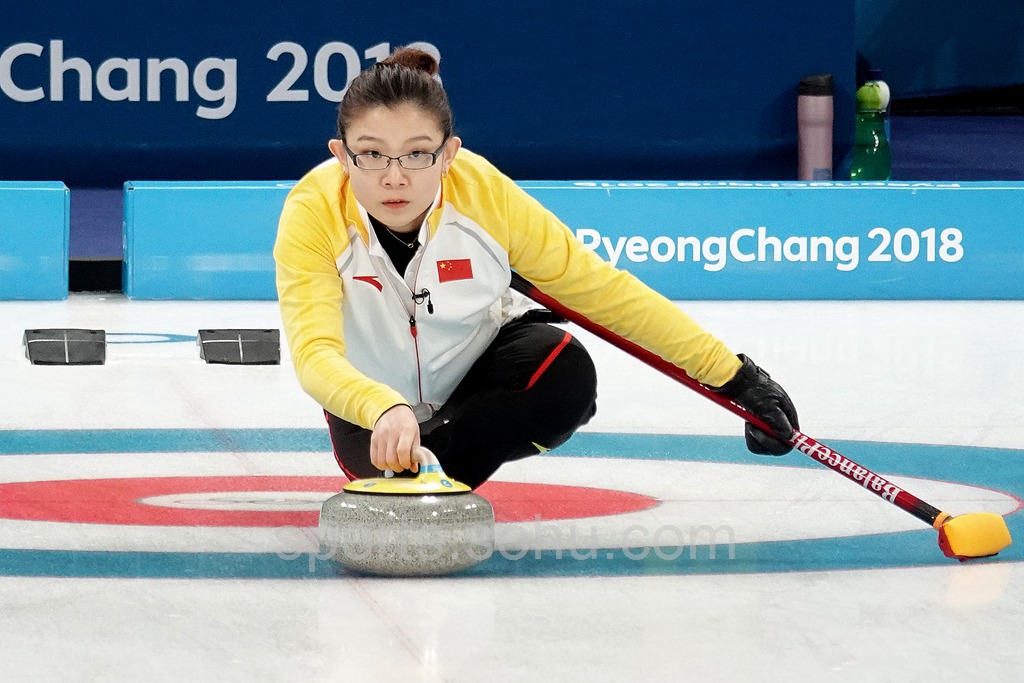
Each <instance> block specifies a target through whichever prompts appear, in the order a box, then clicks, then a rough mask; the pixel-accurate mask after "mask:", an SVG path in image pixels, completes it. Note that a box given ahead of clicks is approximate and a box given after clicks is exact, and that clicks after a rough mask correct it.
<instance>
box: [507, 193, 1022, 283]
mask: <svg viewBox="0 0 1024 683" xmlns="http://www.w3.org/2000/svg"><path fill="white" fill-rule="evenodd" d="M520 186H522V187H523V188H524V189H525V190H526V191H527V192H529V193H530V194H531V195H533V196H534V197H535V198H537V199H538V200H539V201H540V202H541V203H543V204H544V205H545V206H547V207H548V208H549V209H551V210H552V211H553V212H554V213H555V214H556V215H558V216H560V217H562V219H563V220H564V221H565V222H566V223H567V224H568V225H569V226H570V227H571V228H572V229H573V231H574V232H575V234H576V237H577V238H578V239H579V240H580V241H581V242H582V243H583V245H584V246H585V247H587V248H588V249H591V250H593V251H595V252H596V253H597V254H598V255H600V256H601V257H602V258H604V259H605V260H607V261H609V262H611V263H613V264H614V265H616V266H617V267H619V268H622V269H623V270H628V271H630V272H632V273H634V274H635V275H637V276H638V277H640V278H641V279H642V280H644V281H645V282H646V283H647V284H649V285H650V286H652V287H653V288H654V289H657V290H658V291H660V292H661V293H662V294H665V295H666V296H668V297H669V298H673V299H1020V298H1024V232H1022V231H1021V230H1020V229H1019V225H1018V223H1019V220H1018V216H1019V215H1020V214H1021V210H1022V207H1024V183H955V182H950V183H924V182H921V183H901V182H877V183H863V182H861V183H857V182H811V183H805V182H781V181H780V182H701V181H694V182H597V181H595V182H563V183H547V182H523V183H520Z"/></svg>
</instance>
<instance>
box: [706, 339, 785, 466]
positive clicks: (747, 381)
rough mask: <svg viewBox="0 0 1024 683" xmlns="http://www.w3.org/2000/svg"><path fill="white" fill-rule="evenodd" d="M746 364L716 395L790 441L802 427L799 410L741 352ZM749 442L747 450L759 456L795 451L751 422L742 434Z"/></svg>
mask: <svg viewBox="0 0 1024 683" xmlns="http://www.w3.org/2000/svg"><path fill="white" fill-rule="evenodd" d="M739 359H740V360H741V361H743V365H742V367H740V369H739V372H737V373H736V376H735V377H733V378H732V379H731V380H729V381H728V382H726V383H725V384H723V385H722V386H721V387H719V388H717V389H714V391H715V392H717V393H719V394H722V395H723V396H725V397H726V398H730V399H732V400H733V401H735V402H736V403H739V404H740V405H741V406H743V407H744V408H746V409H747V410H749V411H750V412H751V413H753V414H754V415H756V416H757V417H759V418H761V419H762V420H764V421H765V422H766V423H768V426H769V427H771V428H772V429H773V430H775V432H776V433H777V434H778V435H779V436H782V437H785V438H789V437H790V436H792V434H793V430H794V429H799V428H800V420H799V418H797V416H796V408H795V407H793V401H791V400H790V398H789V395H788V394H786V390H785V389H783V388H782V387H780V386H779V384H778V382H776V381H775V380H773V379H772V378H771V376H770V375H769V374H768V373H767V372H765V371H764V370H762V369H761V368H759V367H757V365H755V364H754V361H752V360H750V359H749V358H747V357H746V356H744V355H743V354H742V353H741V354H739ZM743 434H744V436H745V437H746V440H747V449H748V450H750V452H751V453H757V454H758V455H785V454H786V453H789V452H790V451H791V450H793V447H792V446H790V445H789V444H788V443H784V442H782V441H779V440H778V439H776V438H773V437H771V436H769V435H768V434H767V433H765V432H763V431H761V430H760V429H758V428H757V427H755V426H754V425H752V424H750V423H749V422H748V423H747V424H746V428H745V429H744V432H743Z"/></svg>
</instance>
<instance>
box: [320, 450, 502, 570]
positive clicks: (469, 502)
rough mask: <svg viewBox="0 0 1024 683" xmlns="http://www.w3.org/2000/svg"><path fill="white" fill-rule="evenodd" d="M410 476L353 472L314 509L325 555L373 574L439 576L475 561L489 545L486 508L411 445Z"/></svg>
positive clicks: (490, 525)
mask: <svg viewBox="0 0 1024 683" xmlns="http://www.w3.org/2000/svg"><path fill="white" fill-rule="evenodd" d="M416 458H417V460H418V462H419V463H420V465H419V474H418V476H416V477H415V478H411V479H410V478H400V477H392V478H383V477H380V478H375V479H359V480H357V481H354V482H351V483H349V484H346V485H345V487H344V489H343V490H342V492H341V493H339V494H337V495H335V496H332V497H330V498H328V499H327V500H326V501H325V502H324V504H323V507H322V508H321V510H320V544H321V552H322V553H323V554H324V555H325V556H326V557H328V558H330V559H331V560H332V561H333V562H335V563H337V564H339V565H341V566H343V567H346V568H348V569H351V570H355V571H357V572H362V573H365V574H376V575H378V576H439V575H443V574H451V573H454V572H457V571H461V570H463V569H467V568H469V567H472V566H473V565H475V564H478V563H480V562H483V561H484V560H486V559H487V558H488V557H490V556H491V554H492V553H493V552H494V510H493V509H492V508H491V504H490V503H488V502H487V501H486V500H485V499H483V498H481V497H480V496H478V495H477V494H475V493H473V492H472V490H471V489H470V488H469V487H468V486H466V485H465V484H463V483H460V482H457V481H455V480H453V479H449V478H448V477H447V476H446V475H445V473H444V471H443V470H442V469H441V466H440V464H438V462H437V457H436V456H435V455H434V454H433V453H431V452H430V451H429V450H427V449H425V448H419V449H417V451H416Z"/></svg>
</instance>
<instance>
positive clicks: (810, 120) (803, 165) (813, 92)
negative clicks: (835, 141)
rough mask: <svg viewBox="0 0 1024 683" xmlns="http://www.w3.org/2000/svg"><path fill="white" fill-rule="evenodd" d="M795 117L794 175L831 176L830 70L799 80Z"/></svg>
mask: <svg viewBox="0 0 1024 683" xmlns="http://www.w3.org/2000/svg"><path fill="white" fill-rule="evenodd" d="M796 119H797V179H799V180H832V74H816V75H814V76H808V77H807V78H805V79H803V80H802V81H800V88H799V96H798V97H797V99H796Z"/></svg>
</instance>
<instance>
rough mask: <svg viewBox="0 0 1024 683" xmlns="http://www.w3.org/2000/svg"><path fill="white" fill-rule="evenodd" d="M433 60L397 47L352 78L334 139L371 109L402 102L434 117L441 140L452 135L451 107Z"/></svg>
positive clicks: (430, 57) (341, 135) (341, 107)
mask: <svg viewBox="0 0 1024 683" xmlns="http://www.w3.org/2000/svg"><path fill="white" fill-rule="evenodd" d="M437 71H438V63H437V60H436V59H434V58H433V57H432V56H431V55H429V54H428V53H426V52H423V51H422V50H416V49H413V48H399V49H397V50H395V51H394V52H393V53H392V54H391V55H390V56H389V57H388V58H387V59H385V60H383V61H381V62H378V63H376V64H374V65H373V66H371V67H370V68H368V69H366V70H365V71H363V72H362V73H361V74H359V75H358V76H356V77H355V78H354V79H353V80H352V83H350V84H349V86H348V90H347V91H345V97H344V98H342V100H341V105H340V106H339V107H338V137H340V138H341V139H345V130H346V129H347V128H348V124H349V122H351V121H352V120H353V119H354V118H356V117H358V116H359V115H360V114H362V113H363V111H365V110H366V109H369V108H371V107H381V106H383V107H388V108H391V107H396V106H398V105H400V104H403V103H405V102H409V103H411V104H414V105H416V106H417V107H420V108H421V109H423V110H424V111H426V112H428V113H430V114H433V115H434V116H435V117H436V118H437V123H438V126H440V128H441V132H442V133H443V134H444V137H445V139H447V138H449V137H451V134H452V127H453V123H452V108H451V105H450V104H449V103H448V95H447V94H446V93H445V91H444V87H443V86H442V85H441V82H440V81H439V80H438V79H437V78H435V76H436V75H437Z"/></svg>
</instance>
